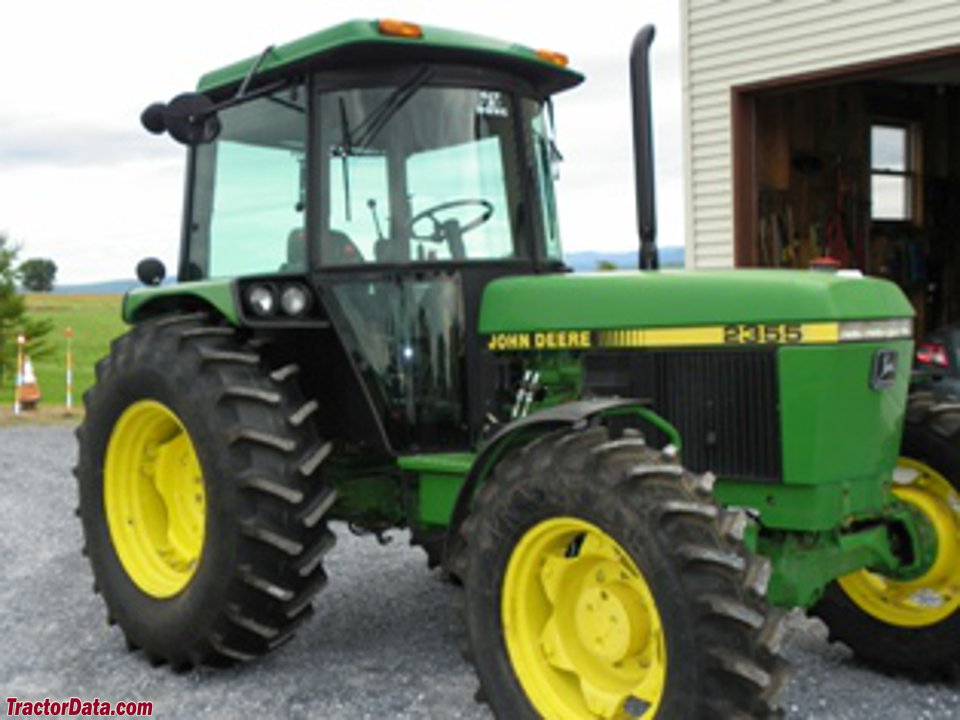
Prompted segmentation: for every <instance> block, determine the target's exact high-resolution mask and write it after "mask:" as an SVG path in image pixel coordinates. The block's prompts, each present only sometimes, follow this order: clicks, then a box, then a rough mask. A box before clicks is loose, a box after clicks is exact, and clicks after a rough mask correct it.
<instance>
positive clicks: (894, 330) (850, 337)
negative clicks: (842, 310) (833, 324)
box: [840, 318, 913, 342]
mask: <svg viewBox="0 0 960 720" xmlns="http://www.w3.org/2000/svg"><path fill="white" fill-rule="evenodd" d="M912 337H913V320H911V319H910V318H896V319H893V320H855V321H851V322H842V323H840V342H872V341H885V340H909V339H910V338H912Z"/></svg>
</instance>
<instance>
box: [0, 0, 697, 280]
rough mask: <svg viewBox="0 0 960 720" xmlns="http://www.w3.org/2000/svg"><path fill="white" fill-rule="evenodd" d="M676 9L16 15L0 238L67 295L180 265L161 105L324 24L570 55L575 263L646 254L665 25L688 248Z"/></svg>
mask: <svg viewBox="0 0 960 720" xmlns="http://www.w3.org/2000/svg"><path fill="white" fill-rule="evenodd" d="M677 5H678V3H677V2H675V1H674V0H648V1H647V2H644V3H640V2H636V3H626V2H622V1H615V0H593V1H592V2H590V3H567V4H561V3H557V2H549V3H548V2H542V1H541V0H508V1H503V0H472V1H469V2H468V1H466V0H446V1H445V2H432V1H431V2H428V1H427V0H393V1H392V2H381V1H379V0H314V2H309V3H308V2H303V1H302V0H272V2H269V3H264V2H262V1H260V2H249V1H247V0H234V1H233V2H230V3H204V2H197V1H196V0H193V1H192V2H184V1H183V0H165V2H159V3H139V2H122V1H121V0H85V1H84V2H52V1H50V0H32V2H29V3H17V4H16V5H15V6H13V5H12V6H10V7H8V8H7V9H6V11H5V12H4V18H3V30H4V32H3V40H2V42H0V92H2V93H3V101H2V102H0V232H5V233H6V234H7V235H8V236H9V237H10V238H12V239H13V240H14V242H16V243H18V244H20V245H21V246H22V251H21V259H26V258H29V257H49V258H52V259H53V260H55V261H56V263H57V264H58V266H59V267H60V272H59V281H60V282H61V283H78V282H91V281H97V280H106V279H116V278H124V277H132V275H133V268H134V266H135V265H136V263H137V261H138V260H139V259H140V258H142V257H144V256H146V255H156V256H159V257H160V258H162V259H163V260H164V261H165V262H166V263H167V266H168V268H169V269H171V271H172V270H173V269H174V268H175V267H176V261H175V258H176V255H177V251H178V244H179V237H180V206H181V201H182V195H183V164H184V150H183V148H182V147H181V146H179V145H177V144H176V143H174V142H173V141H172V140H170V139H169V138H168V137H167V136H162V137H156V136H153V135H149V134H147V133H146V132H145V131H144V130H142V129H141V127H140V123H139V114H140V111H141V110H142V108H143V107H145V106H146V105H147V104H149V103H150V102H153V101H155V100H163V101H166V100H169V99H170V98H171V97H173V96H174V95H176V94H177V93H179V92H182V91H185V90H190V89H192V88H193V87H194V85H195V83H196V81H197V78H198V77H199V76H200V74H202V73H203V72H206V71H207V70H211V69H214V68H216V67H219V66H221V65H224V64H227V63H230V62H233V61H236V60H239V59H242V58H245V57H248V56H251V55H255V54H257V53H259V52H260V51H261V50H262V49H263V48H264V47H265V46H266V45H269V44H272V43H276V44H281V43H284V42H287V41H289V40H293V39H296V38H298V37H300V36H303V35H306V34H309V33H311V32H314V31H315V30H318V29H321V28H323V27H326V26H328V25H332V24H335V23H338V22H342V21H344V20H349V19H352V18H357V17H370V18H376V17H401V18H404V19H410V20H415V21H420V22H423V23H426V24H434V25H444V26H449V27H453V28H457V29H462V30H469V31H472V32H477V33H481V34H485V35H492V36H495V37H500V38H503V39H506V40H511V41H515V42H520V43H523V44H525V45H529V46H532V47H535V48H540V47H543V48H550V49H555V50H560V51H562V52H564V53H566V54H567V55H569V56H570V59H571V66H572V67H574V68H575V69H577V70H579V71H581V72H583V73H584V74H585V75H586V76H587V81H586V83H585V84H583V85H582V86H580V87H579V88H577V89H575V90H573V91H569V92H567V93H564V94H562V95H561V96H559V97H558V98H557V103H556V104H557V128H558V132H559V142H560V148H561V150H562V152H563V154H564V156H565V163H564V165H563V167H562V169H561V182H560V190H559V192H560V220H561V228H562V231H563V241H564V247H565V249H566V250H567V251H571V250H589V249H598V250H629V249H632V248H634V247H635V246H636V243H637V240H636V229H635V228H636V221H635V215H634V213H635V210H634V200H633V169H632V159H631V158H632V138H631V135H630V106H629V82H628V70H627V57H628V54H629V48H630V43H631V41H632V39H633V35H634V33H635V32H636V30H637V29H639V27H640V26H641V25H643V24H645V23H648V22H652V23H654V24H656V25H657V31H658V34H657V40H656V42H655V44H654V58H653V70H654V75H655V78H654V93H655V96H654V109H655V116H656V120H655V122H656V133H657V138H656V143H657V144H656V155H657V170H658V206H659V216H658V224H659V240H660V242H661V244H665V245H679V244H682V243H683V209H682V208H683V199H682V193H683V185H682V157H681V148H682V135H681V131H682V129H681V97H680V50H679V47H680V35H679V18H678V10H677Z"/></svg>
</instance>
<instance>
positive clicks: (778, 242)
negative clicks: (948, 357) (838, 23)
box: [733, 48, 960, 334]
mask: <svg viewBox="0 0 960 720" xmlns="http://www.w3.org/2000/svg"><path fill="white" fill-rule="evenodd" d="M733 134H734V138H733V141H734V159H735V160H734V198H735V208H734V226H735V239H736V261H737V265H739V266H747V267H749V266H754V267H789V268H806V267H809V266H810V264H811V262H812V261H814V260H815V259H816V258H821V257H830V258H833V259H834V260H836V261H839V263H840V264H841V265H842V266H843V267H847V268H856V269H859V270H861V271H863V272H864V273H866V274H869V275H875V276H880V277H885V278H888V279H890V280H892V281H894V282H896V283H897V284H898V285H900V287H901V288H903V290H904V292H905V293H906V294H907V296H908V297H909V298H910V299H911V302H912V303H913V305H914V307H915V308H916V311H917V316H918V323H917V332H918V334H923V333H925V332H927V331H929V330H930V329H932V328H934V327H938V326H941V325H943V324H946V323H948V322H953V321H957V320H960V48H951V49H947V50H943V51H937V52H934V53H927V54H925V55H924V56H915V57H911V58H901V59H899V60H891V61H883V62H876V63H871V64H869V65H862V66H859V67H857V68H852V69H851V68H848V69H845V70H842V71H835V72H828V73H818V74H816V75H809V76H805V77H802V78H791V79H787V80H782V81H774V82H768V83H763V84H758V85H753V86H749V87H738V88H735V89H734V93H733Z"/></svg>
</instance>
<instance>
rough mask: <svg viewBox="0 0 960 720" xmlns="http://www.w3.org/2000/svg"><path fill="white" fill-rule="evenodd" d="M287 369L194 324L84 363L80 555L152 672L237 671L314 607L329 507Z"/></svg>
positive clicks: (199, 317) (196, 318)
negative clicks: (210, 667)
mask: <svg viewBox="0 0 960 720" xmlns="http://www.w3.org/2000/svg"><path fill="white" fill-rule="evenodd" d="M296 370H297V368H296V366H294V365H285V366H281V367H279V368H275V369H274V368H272V366H271V364H270V363H269V361H268V360H267V359H266V357H265V356H264V354H263V353H262V352H259V351H257V350H255V349H254V348H253V347H252V346H250V345H248V344H246V343H245V342H243V341H242V340H241V339H240V338H239V337H238V335H237V333H236V331H235V330H234V329H233V328H230V327H228V326H226V325H223V324H220V323H218V322H216V321H213V320H212V319H211V318H209V317H208V316H206V315H203V314H195V315H176V316H169V317H165V318H162V319H157V320H150V321H147V322H144V323H142V324H140V325H138V326H136V327H135V328H134V329H133V330H132V331H131V332H130V333H128V334H127V335H125V336H123V337H122V338H120V339H119V340H117V341H116V342H115V343H114V345H113V347H112V350H111V354H110V355H109V356H108V357H107V358H105V359H104V360H102V361H101V362H100V363H99V364H98V367H97V383H96V385H95V386H94V387H93V388H92V389H91V390H90V391H89V393H88V394H87V396H86V397H85V402H86V408H87V412H86V417H85V419H84V422H83V424H82V426H81V427H80V429H79V430H78V439H79V443H80V448H79V462H78V465H77V469H76V475H77V479H78V483H79V494H80V509H79V513H80V517H81V522H82V524H83V531H84V538H85V551H86V554H87V555H88V556H89V559H90V563H91V566H92V568H93V574H94V579H95V589H97V590H98V591H99V592H100V593H101V594H102V595H103V598H104V601H105V602H106V605H107V613H108V619H109V620H110V621H111V623H116V624H118V625H119V626H120V628H121V629H122V630H123V633H124V635H125V636H126V639H127V643H128V646H129V647H130V648H132V649H133V648H142V649H143V650H144V651H145V652H146V654H147V656H148V658H149V659H150V660H151V661H152V662H154V663H161V662H169V663H170V664H171V665H172V666H173V667H174V668H176V669H185V668H188V667H191V666H193V665H197V664H200V663H211V664H225V663H229V662H231V661H236V660H248V659H251V658H253V657H256V656H259V655H263V654H264V653H266V652H268V651H269V650H271V649H273V648H275V647H277V646H279V645H280V644H282V643H283V642H284V641H285V640H287V639H288V638H289V637H291V636H292V634H293V631H294V629H295V628H296V627H297V625H298V624H299V623H300V622H301V621H303V620H304V619H306V618H307V617H309V615H310V613H311V611H312V608H311V605H310V602H311V600H312V598H313V596H314V595H315V594H316V592H317V591H319V590H320V589H321V588H322V587H323V585H324V584H325V581H326V576H325V574H324V572H323V568H322V565H321V561H322V558H323V555H324V554H325V553H326V551H327V550H328V549H329V548H330V547H331V546H332V545H333V539H334V538H333V535H332V534H331V533H330V531H329V530H328V529H327V526H326V522H325V519H324V515H325V513H326V511H327V510H328V509H329V508H330V506H331V505H332V504H333V502H334V500H335V497H336V496H335V492H334V491H333V489H332V488H330V487H329V486H327V485H326V484H325V483H324V482H322V481H321V480H320V479H319V477H318V474H317V470H318V468H319V466H320V464H321V463H322V462H323V460H324V459H325V458H326V456H327V455H328V453H329V452H330V445H329V444H327V443H323V442H321V441H320V439H319V438H318V436H317V433H316V430H315V429H314V427H313V425H312V424H311V422H310V419H309V418H310V415H311V414H312V412H313V411H315V410H316V402H315V401H307V400H305V399H304V398H303V396H302V395H301V393H300V391H299V388H298V387H297V385H296V382H295V380H294V377H295V374H296Z"/></svg>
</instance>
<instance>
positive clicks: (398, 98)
mask: <svg viewBox="0 0 960 720" xmlns="http://www.w3.org/2000/svg"><path fill="white" fill-rule="evenodd" d="M432 77H433V70H432V69H431V68H430V67H429V66H426V65H424V66H423V67H421V68H419V69H418V70H417V71H416V72H414V73H413V75H411V76H410V77H409V78H408V79H407V81H406V82H404V83H403V84H402V85H399V86H398V87H397V88H396V90H394V91H393V92H392V93H390V94H389V95H388V96H387V97H386V98H385V99H384V100H383V102H381V103H380V104H379V105H377V107H375V108H374V109H373V110H372V111H371V112H370V114H369V115H367V116H366V117H365V118H363V120H361V121H360V124H358V125H357V127H356V128H354V130H353V132H352V139H353V142H352V146H351V148H350V149H351V150H354V149H356V148H363V147H367V146H368V145H370V143H372V142H373V141H374V139H375V138H376V137H377V135H379V134H380V131H381V130H383V128H384V127H385V126H386V125H387V123H388V122H390V120H391V119H392V118H393V116H394V115H396V114H397V113H398V112H399V111H400V110H401V109H402V108H403V106H404V105H406V104H407V102H409V101H410V98H412V97H413V96H414V95H416V93H417V91H418V90H419V89H420V88H422V87H423V86H424V85H425V84H426V83H427V82H428V81H429V80H430V78H432Z"/></svg>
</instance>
